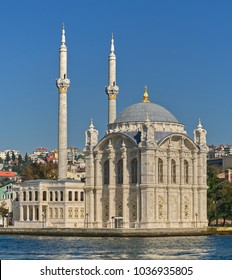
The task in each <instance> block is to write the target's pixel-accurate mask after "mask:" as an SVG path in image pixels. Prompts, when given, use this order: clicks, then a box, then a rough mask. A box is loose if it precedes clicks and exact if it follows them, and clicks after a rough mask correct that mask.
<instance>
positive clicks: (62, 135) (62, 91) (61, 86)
mask: <svg viewBox="0 0 232 280" xmlns="http://www.w3.org/2000/svg"><path fill="white" fill-rule="evenodd" d="M59 72H60V73H59V78H58V79H57V80H56V86H57V88H58V93H59V116H58V118H59V120H58V157H59V159H58V173H59V174H58V178H59V179H67V92H68V87H69V85H70V80H69V79H68V78H67V47H66V43H65V29H64V24H63V25H62V37H61V46H60V69H59Z"/></svg>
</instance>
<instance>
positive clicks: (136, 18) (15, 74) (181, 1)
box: [0, 0, 232, 153]
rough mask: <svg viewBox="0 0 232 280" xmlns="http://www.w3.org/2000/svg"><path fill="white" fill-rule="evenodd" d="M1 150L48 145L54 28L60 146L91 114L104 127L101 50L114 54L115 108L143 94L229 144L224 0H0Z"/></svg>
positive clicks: (80, 134)
mask: <svg viewBox="0 0 232 280" xmlns="http://www.w3.org/2000/svg"><path fill="white" fill-rule="evenodd" d="M0 9H1V17H0V26H1V29H0V34H1V35H0V54H1V60H0V83H1V87H0V94H1V103H0V104H1V126H0V127H1V129H0V150H4V149H19V150H20V151H21V152H22V153H25V152H28V153H30V152H31V151H32V150H33V149H34V148H37V147H46V148H48V149H54V148H55V147H56V146H57V134H58V129H57V123H58V119H57V116H58V109H57V107H58V93H57V88H56V85H55V80H56V78H57V77H58V70H59V69H58V64H59V47H60V41H61V27H62V23H63V22H64V24H65V30H66V42H67V47H68V77H69V78H70V80H71V86H70V88H69V92H68V144H69V145H73V146H75V147H78V148H79V149H82V148H83V147H84V138H85V136H84V131H85V130H86V129H87V128H88V126H89V123H90V119H91V118H93V121H94V125H95V127H96V128H97V129H99V132H100V137H102V136H104V134H105V131H106V127H107V102H108V101H107V95H106V93H105V86H106V85H107V82H108V81H107V79H108V75H107V68H108V54H109V48H110V39H111V33H112V32H113V33H114V38H115V53H116V56H117V84H118V86H119V87H120V91H119V94H118V98H117V112H118V113H119V112H121V111H122V110H123V109H125V108H126V107H128V106H129V105H131V104H134V103H137V102H140V101H141V99H142V96H143V89H144V85H147V86H148V92H149V98H150V100H151V101H152V102H154V103H157V104H159V105H161V106H163V107H165V108H167V109H168V110H170V111H171V112H172V113H173V114H174V115H175V116H176V117H177V119H178V120H179V121H180V122H181V123H183V124H185V128H186V130H187V132H188V135H189V136H190V137H192V135H193V134H192V131H193V129H195V127H196V126H197V123H198V119H199V117H200V118H201V120H202V124H203V126H204V127H205V128H206V130H207V131H208V134H207V139H208V143H209V144H215V145H216V144H220V143H224V144H232V129H231V120H232V110H231V108H232V94H231V92H232V16H231V14H232V1H223V0H222V1H213V0H211V1H203V0H200V1H198V0H192V1H191V0H189V1H187V0H175V1H174V0H162V1H161V0H159V1H158V0H114V1H111V0H66V1H60V0H53V1H52V0H46V1H45V0H40V1H37V0H28V1H26V0H25V1H23V0H21V1H16V0H15V1H2V0H1V5H0Z"/></svg>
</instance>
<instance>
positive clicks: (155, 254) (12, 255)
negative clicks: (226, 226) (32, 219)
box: [0, 235, 232, 260]
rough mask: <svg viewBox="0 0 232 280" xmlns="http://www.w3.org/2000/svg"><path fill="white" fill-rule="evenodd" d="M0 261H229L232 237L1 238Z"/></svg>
mask: <svg viewBox="0 0 232 280" xmlns="http://www.w3.org/2000/svg"><path fill="white" fill-rule="evenodd" d="M0 259H1V260H10V259H14V260H43V259H48V260H49V259H50V260H62V259H66V260H71V259H73V260H75V259H104V260H107V259H130V260H133V259H141V260H142V259H144V260H146V259H157V260H158V259H164V260H168V259H170V260H171V259H174V260H178V259H181V260H184V259H185V260H192V259H200V260H232V236H216V235H215V236H197V237H156V238H155V237H153V238H141V237H134V238H125V237H123V238H119V237H112V238H105V237H104V238H102V237H94V238H90V237H44V236H43V237H37V236H14V235H0Z"/></svg>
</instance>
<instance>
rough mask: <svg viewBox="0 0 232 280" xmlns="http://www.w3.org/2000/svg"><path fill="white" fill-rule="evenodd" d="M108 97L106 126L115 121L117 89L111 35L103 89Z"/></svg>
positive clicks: (114, 56)
mask: <svg viewBox="0 0 232 280" xmlns="http://www.w3.org/2000/svg"><path fill="white" fill-rule="evenodd" d="M105 90H106V94H107V95H108V125H109V124H111V123H113V122H114V121H115V119H116V98H117V94H118V91H119V88H118V86H117V84H116V55H115V53H114V35H113V33H112V37H111V45H110V54H109V57H108V86H107V87H106V88H105Z"/></svg>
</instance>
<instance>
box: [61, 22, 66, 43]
mask: <svg viewBox="0 0 232 280" xmlns="http://www.w3.org/2000/svg"><path fill="white" fill-rule="evenodd" d="M61 44H62V45H65V29H64V23H63V24H62V38H61Z"/></svg>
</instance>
